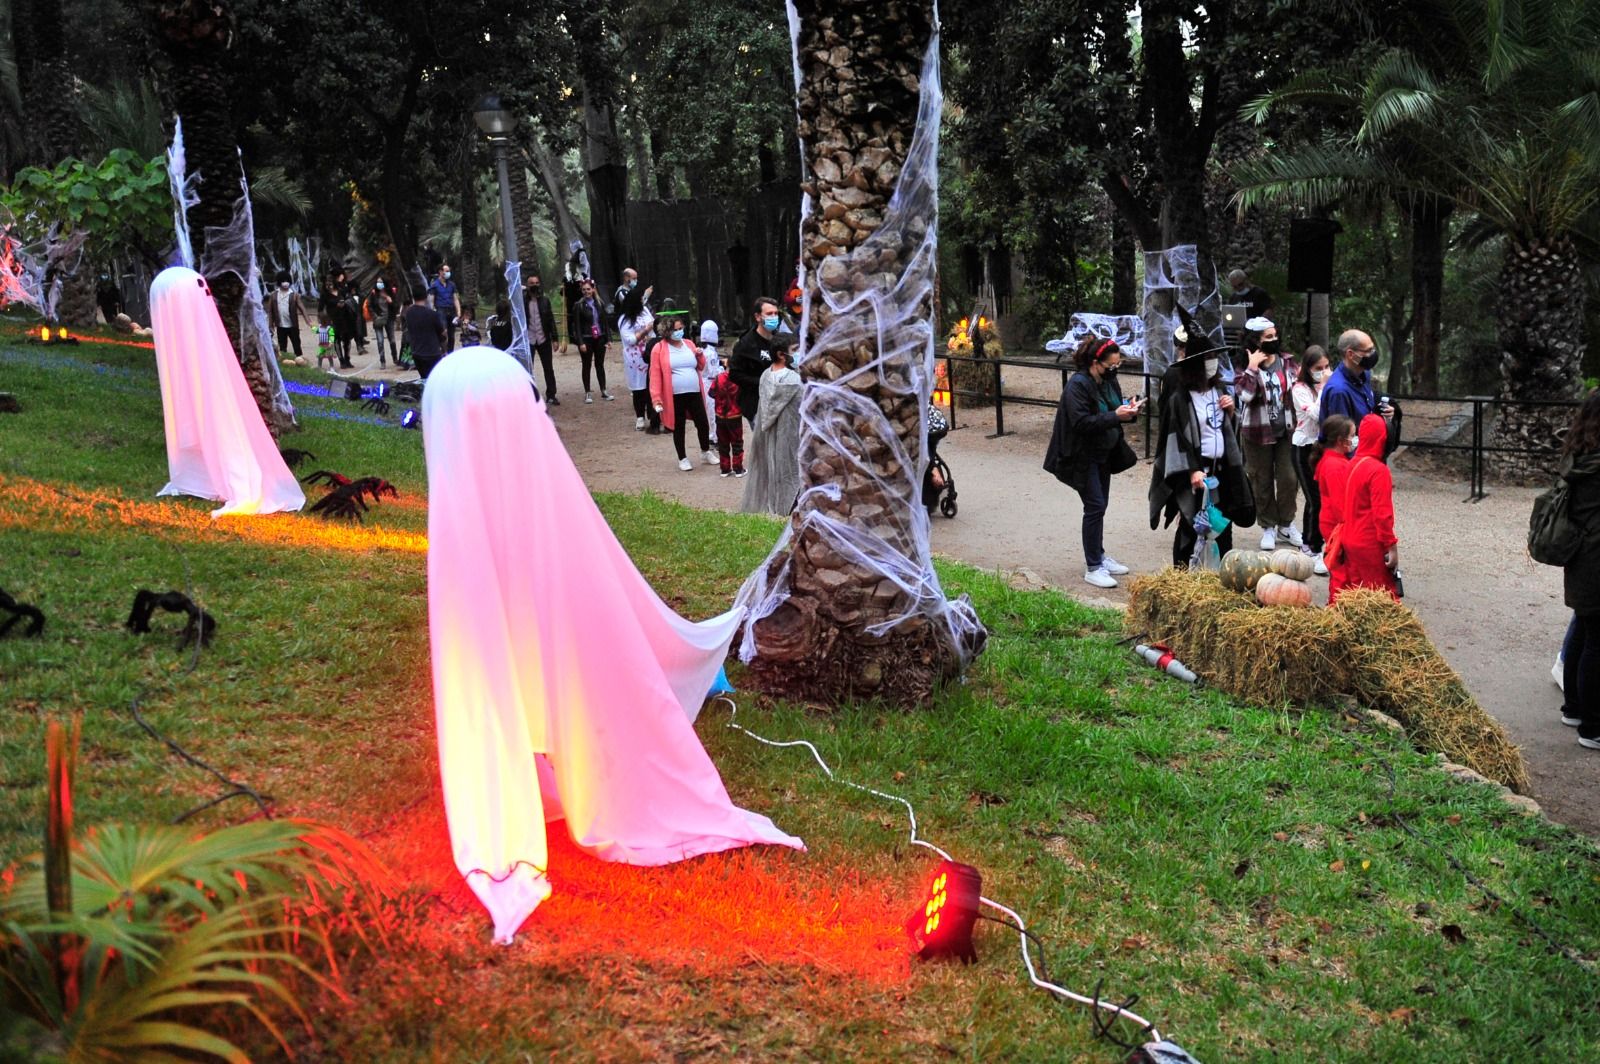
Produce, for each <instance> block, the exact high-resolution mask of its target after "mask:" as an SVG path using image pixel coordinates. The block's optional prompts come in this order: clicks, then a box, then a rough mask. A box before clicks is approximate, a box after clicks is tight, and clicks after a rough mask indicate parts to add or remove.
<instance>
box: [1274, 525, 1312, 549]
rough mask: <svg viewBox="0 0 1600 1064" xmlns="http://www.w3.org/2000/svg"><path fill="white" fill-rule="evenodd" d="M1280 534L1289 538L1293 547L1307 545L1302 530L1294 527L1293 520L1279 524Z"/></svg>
mask: <svg viewBox="0 0 1600 1064" xmlns="http://www.w3.org/2000/svg"><path fill="white" fill-rule="evenodd" d="M1278 535H1279V536H1281V537H1283V538H1284V539H1286V540H1288V541H1289V546H1291V547H1303V546H1305V545H1306V541H1305V540H1303V539H1301V538H1300V530H1299V529H1298V528H1296V527H1294V522H1293V521H1291V522H1289V523H1288V524H1287V525H1279V526H1278Z"/></svg>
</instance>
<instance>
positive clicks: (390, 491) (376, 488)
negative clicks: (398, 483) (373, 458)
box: [346, 477, 400, 502]
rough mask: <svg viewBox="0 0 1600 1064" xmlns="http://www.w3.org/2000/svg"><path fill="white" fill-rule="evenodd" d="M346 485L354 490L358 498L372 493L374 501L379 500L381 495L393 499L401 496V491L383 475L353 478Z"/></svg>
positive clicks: (350, 489)
mask: <svg viewBox="0 0 1600 1064" xmlns="http://www.w3.org/2000/svg"><path fill="white" fill-rule="evenodd" d="M346 487H347V489H348V490H349V491H352V492H354V493H355V495H356V497H357V498H360V497H361V496H362V495H371V496H372V501H373V502H377V501H378V497H379V496H381V495H387V496H389V498H391V499H398V498H399V497H400V492H399V491H398V490H397V489H396V488H395V486H394V485H393V484H391V483H389V482H388V481H387V480H384V479H383V478H382V477H362V478H361V479H360V480H352V481H351V482H350V483H349V484H348V485H346Z"/></svg>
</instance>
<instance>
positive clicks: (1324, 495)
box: [1311, 414, 1356, 602]
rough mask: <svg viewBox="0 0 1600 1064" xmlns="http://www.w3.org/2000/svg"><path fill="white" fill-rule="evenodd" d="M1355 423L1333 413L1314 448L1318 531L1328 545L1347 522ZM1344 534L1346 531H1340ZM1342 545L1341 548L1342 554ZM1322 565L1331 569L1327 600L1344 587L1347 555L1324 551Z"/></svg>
mask: <svg viewBox="0 0 1600 1064" xmlns="http://www.w3.org/2000/svg"><path fill="white" fill-rule="evenodd" d="M1355 436H1356V423H1355V422H1354V421H1351V420H1350V419H1349V418H1347V417H1345V416H1344V415H1343V414H1330V415H1328V420H1326V421H1324V422H1323V423H1322V438H1321V440H1320V442H1318V443H1317V445H1316V447H1315V448H1314V449H1313V453H1312V455H1311V468H1312V469H1313V470H1315V471H1316V472H1315V476H1316V478H1317V497H1318V498H1319V499H1320V500H1322V505H1321V508H1320V509H1319V510H1318V511H1317V531H1318V532H1320V533H1322V542H1323V543H1324V544H1326V543H1327V542H1328V537H1329V536H1331V535H1333V530H1334V529H1336V528H1338V527H1339V525H1340V523H1341V522H1343V521H1344V489H1345V481H1347V480H1348V479H1349V477H1350V452H1351V451H1352V450H1354V449H1355V448H1354V447H1353V446H1352V444H1353V443H1354V442H1355ZM1340 535H1341V536H1342V535H1344V533H1342V532H1341V533H1340ZM1343 549H1344V548H1343V547H1341V548H1340V552H1341V554H1342V552H1343ZM1322 564H1323V567H1324V568H1325V569H1327V570H1328V600H1329V601H1330V602H1331V601H1333V596H1335V595H1337V594H1338V593H1339V589H1340V588H1341V587H1343V586H1344V580H1345V576H1344V558H1343V557H1342V556H1341V557H1339V558H1335V557H1334V556H1333V555H1332V554H1330V553H1329V552H1327V551H1326V550H1324V551H1323V554H1322Z"/></svg>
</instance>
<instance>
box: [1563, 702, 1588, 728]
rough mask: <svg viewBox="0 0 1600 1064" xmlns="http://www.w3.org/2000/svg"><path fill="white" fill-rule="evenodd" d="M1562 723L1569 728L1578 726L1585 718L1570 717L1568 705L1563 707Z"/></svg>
mask: <svg viewBox="0 0 1600 1064" xmlns="http://www.w3.org/2000/svg"><path fill="white" fill-rule="evenodd" d="M1561 723H1563V724H1565V725H1566V726H1567V727H1569V728H1576V727H1577V726H1578V725H1580V724H1582V723H1583V720H1582V719H1581V718H1579V717H1569V716H1567V707H1566V706H1562V707H1561Z"/></svg>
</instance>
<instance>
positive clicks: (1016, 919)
mask: <svg viewBox="0 0 1600 1064" xmlns="http://www.w3.org/2000/svg"><path fill="white" fill-rule="evenodd" d="M716 701H719V702H726V703H728V710H729V717H728V723H727V727H729V728H733V729H734V730H735V731H740V732H743V733H744V734H746V735H748V736H750V738H752V739H754V740H755V741H756V742H758V743H763V744H765V745H767V746H775V747H780V748H781V747H794V746H803V747H805V748H806V749H807V750H809V751H811V756H812V757H813V758H815V759H816V762H817V764H818V765H819V766H820V767H821V768H822V771H823V773H824V774H825V775H826V776H827V777H828V779H829V781H831V782H833V783H838V784H841V785H843V786H845V787H850V788H852V789H853V790H858V791H863V792H865V793H867V794H870V795H873V796H874V797H877V798H882V799H884V800H885V801H890V802H898V803H899V804H901V805H903V806H905V810H906V818H907V819H908V820H909V821H910V822H911V844H912V845H913V846H922V847H925V848H927V849H929V850H932V851H933V852H934V853H936V854H938V855H939V856H940V857H943V858H944V859H945V860H947V861H953V860H955V858H953V857H951V856H950V855H949V854H948V853H946V852H945V851H944V850H942V849H940V848H939V847H938V846H935V845H934V844H933V843H931V842H929V841H927V840H926V839H921V838H918V837H917V812H916V810H915V809H913V808H912V806H911V803H910V802H908V801H907V800H906V799H904V798H902V797H900V796H899V795H897V794H888V793H886V792H884V791H880V790H875V789H874V788H872V787H867V786H863V785H862V784H859V783H852V782H851V781H849V780H845V779H840V778H839V777H838V776H836V775H834V772H833V769H831V768H829V767H828V763H827V762H826V761H824V760H823V759H822V754H820V753H819V752H818V751H817V748H816V747H815V746H813V745H812V744H811V743H810V742H808V741H806V740H805V739H787V740H780V739H768V738H767V737H766V736H763V735H757V734H756V733H755V732H753V731H751V730H750V729H749V728H746V727H745V726H744V725H742V724H740V723H739V722H738V716H739V705H738V703H737V702H735V701H734V700H733V699H731V698H729V697H728V696H727V695H725V694H724V695H718V696H717V697H716ZM978 900H979V901H980V902H982V903H983V904H984V905H987V906H989V908H991V909H994V910H996V911H997V912H1002V913H1004V914H1005V915H1007V916H1009V917H1010V918H1011V920H1012V922H1013V923H1015V924H1016V930H1017V940H1018V941H1019V942H1020V943H1021V945H1022V964H1023V966H1024V967H1025V968H1027V970H1028V980H1029V982H1031V983H1033V985H1034V986H1036V987H1038V988H1040V989H1041V990H1048V991H1050V992H1051V993H1052V994H1056V995H1058V996H1060V997H1063V998H1066V999H1067V1000H1069V1001H1076V1002H1078V1003H1079V1004H1080V1005H1087V1006H1089V1007H1090V1008H1092V1009H1100V1010H1103V1011H1105V1012H1109V1013H1112V1014H1114V1015H1116V1016H1120V1017H1122V1018H1123V1019H1126V1020H1129V1021H1131V1022H1132V1023H1135V1024H1137V1025H1138V1026H1139V1028H1140V1029H1141V1030H1143V1031H1145V1032H1146V1033H1147V1034H1149V1036H1150V1040H1151V1041H1152V1042H1160V1041H1162V1037H1161V1032H1160V1031H1158V1030H1156V1026H1155V1024H1153V1023H1151V1022H1150V1021H1149V1020H1147V1019H1145V1018H1144V1017H1143V1016H1140V1015H1139V1014H1138V1013H1135V1012H1130V1011H1128V1010H1127V1009H1126V1008H1124V1007H1122V1006H1121V1005H1116V1004H1113V1003H1111V1002H1108V1001H1102V1000H1100V998H1098V997H1085V996H1084V995H1082V994H1075V993H1073V992H1072V991H1071V990H1068V989H1067V988H1066V987H1063V986H1059V985H1057V984H1056V983H1053V982H1050V981H1048V979H1041V978H1040V977H1039V973H1038V971H1037V970H1036V969H1035V968H1034V966H1033V955H1032V954H1031V953H1030V952H1029V951H1028V939H1029V938H1032V937H1033V934H1032V932H1030V931H1029V930H1028V925H1027V924H1026V923H1024V922H1023V919H1022V917H1021V916H1020V915H1018V914H1017V912H1016V910H1014V909H1011V908H1008V907H1007V906H1005V905H1002V904H1000V903H999V902H997V901H995V900H994V899H992V898H986V897H981V896H980V897H979V899H978ZM995 922H996V923H1000V922H1002V921H995ZM1043 952H1044V951H1043V947H1041V948H1040V956H1041V963H1043V961H1042V957H1043ZM1047 974H1048V973H1047ZM1096 1026H1097V1027H1098V1026H1099V1025H1098V1024H1096Z"/></svg>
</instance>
